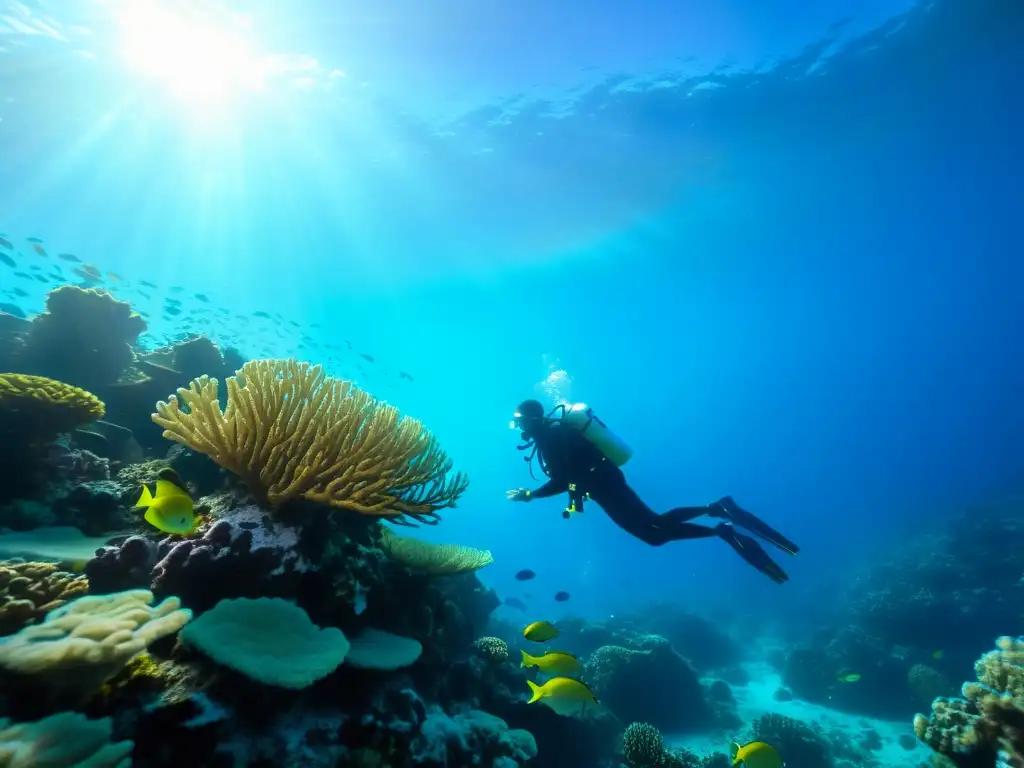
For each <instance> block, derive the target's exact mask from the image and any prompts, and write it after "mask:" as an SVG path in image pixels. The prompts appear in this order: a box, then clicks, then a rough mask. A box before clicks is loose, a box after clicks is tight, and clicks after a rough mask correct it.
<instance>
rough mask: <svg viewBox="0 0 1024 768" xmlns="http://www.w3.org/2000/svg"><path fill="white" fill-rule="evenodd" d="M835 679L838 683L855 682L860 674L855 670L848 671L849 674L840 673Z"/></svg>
mask: <svg viewBox="0 0 1024 768" xmlns="http://www.w3.org/2000/svg"><path fill="white" fill-rule="evenodd" d="M837 679H838V680H839V682H840V683H856V682H857V681H858V680H860V675H859V674H857V673H856V672H850V673H849V674H843V675H840V676H839V677H838V678H837Z"/></svg>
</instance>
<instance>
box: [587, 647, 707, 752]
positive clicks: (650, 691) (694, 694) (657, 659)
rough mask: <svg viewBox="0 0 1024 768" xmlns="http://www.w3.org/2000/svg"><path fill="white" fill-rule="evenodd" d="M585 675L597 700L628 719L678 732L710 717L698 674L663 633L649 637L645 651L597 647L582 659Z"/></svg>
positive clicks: (703, 725)
mask: <svg viewBox="0 0 1024 768" xmlns="http://www.w3.org/2000/svg"><path fill="white" fill-rule="evenodd" d="M583 678H584V679H585V680H586V681H587V682H588V684H589V685H590V687H591V689H592V690H593V691H594V693H595V694H596V695H597V697H598V699H599V700H600V701H601V702H602V703H603V704H604V705H605V706H607V707H608V708H609V709H610V710H611V711H612V712H614V713H615V714H616V715H617V716H618V717H619V718H620V719H622V720H625V721H627V722H628V721H636V722H647V723H650V724H651V725H653V726H654V727H656V728H661V729H664V730H672V731H676V732H679V731H693V730H697V729H700V728H703V727H706V726H709V725H711V724H712V723H713V721H714V714H713V710H712V709H711V707H710V706H709V705H708V703H707V701H706V700H705V692H704V689H703V687H702V686H701V684H700V681H699V680H698V679H697V675H696V673H695V672H694V671H693V669H692V668H691V667H690V666H689V665H688V664H687V663H686V661H684V660H683V659H682V658H680V657H679V656H678V655H677V654H676V653H675V651H673V650H672V647H671V646H670V645H669V643H668V641H666V640H664V639H662V638H652V642H650V643H649V646H648V647H647V648H646V649H644V650H631V649H628V648H622V647H620V646H615V645H606V646H603V647H601V648H598V649H597V650H596V651H594V652H593V653H592V654H591V655H590V657H589V658H588V659H587V661H586V663H585V664H584V675H583Z"/></svg>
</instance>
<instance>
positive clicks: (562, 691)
mask: <svg viewBox="0 0 1024 768" xmlns="http://www.w3.org/2000/svg"><path fill="white" fill-rule="evenodd" d="M526 684H527V685H529V686H530V693H532V694H533V696H532V697H531V698H530V701H529V703H530V704H533V703H534V702H540V703H541V704H544V705H545V706H547V707H550V708H551V709H553V710H554V711H555V712H557V713H558V714H560V715H565V716H566V717H571V716H573V715H582V714H583V713H584V712H585V711H586V710H588V709H592V708H593V707H596V706H599V703H598V701H597V697H596V696H594V694H593V692H592V691H591V690H590V689H589V688H587V686H586V684H585V683H581V682H580V681H579V680H573V679H572V678H571V677H552V678H551V679H550V680H548V681H547V682H546V683H544V685H537V684H536V683H535V682H533V680H527V681H526Z"/></svg>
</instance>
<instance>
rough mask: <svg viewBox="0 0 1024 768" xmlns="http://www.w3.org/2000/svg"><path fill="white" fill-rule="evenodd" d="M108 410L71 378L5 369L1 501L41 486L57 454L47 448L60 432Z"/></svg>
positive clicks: (0, 408)
mask: <svg viewBox="0 0 1024 768" xmlns="http://www.w3.org/2000/svg"><path fill="white" fill-rule="evenodd" d="M103 415H104V406H103V403H102V402H101V401H100V400H99V398H97V397H96V396H95V395H93V394H91V393H90V392H86V391H85V390H83V389H79V388H78V387H75V386H72V385H71V384H66V383H64V382H63V381H56V380H54V379H48V378H45V377H43V376H32V375H28V374H20V373H0V467H2V469H3V475H4V483H3V485H2V486H0V502H5V501H10V500H12V499H16V498H18V497H19V496H21V495H25V496H30V495H31V494H32V493H34V492H36V491H37V490H38V488H39V486H40V485H41V484H42V482H43V479H42V477H41V476H43V475H44V473H45V470H46V469H47V467H48V459H51V458H52V457H51V456H50V454H49V452H48V449H49V448H50V446H52V445H53V443H54V441H55V440H56V439H57V436H58V434H60V433H61V432H70V431H71V430H73V429H75V428H76V427H78V426H80V425H82V424H86V423H88V422H90V421H94V420H96V419H100V418H103Z"/></svg>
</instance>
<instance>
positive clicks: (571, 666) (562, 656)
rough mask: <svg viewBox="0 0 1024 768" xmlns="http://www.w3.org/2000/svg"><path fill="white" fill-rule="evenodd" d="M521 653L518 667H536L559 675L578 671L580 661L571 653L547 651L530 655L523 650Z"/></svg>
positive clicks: (550, 673) (572, 673)
mask: <svg viewBox="0 0 1024 768" xmlns="http://www.w3.org/2000/svg"><path fill="white" fill-rule="evenodd" d="M522 654H523V661H522V663H521V664H520V665H519V666H520V667H536V668H537V669H539V670H540V671H541V672H547V673H548V674H549V675H559V676H565V675H578V674H579V672H580V662H579V660H578V659H577V658H576V657H575V656H573V655H572V654H571V653H563V652H562V651H548V652H547V653H545V654H544V655H543V656H531V655H530V654H528V653H527V652H526V651H523V652H522Z"/></svg>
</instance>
